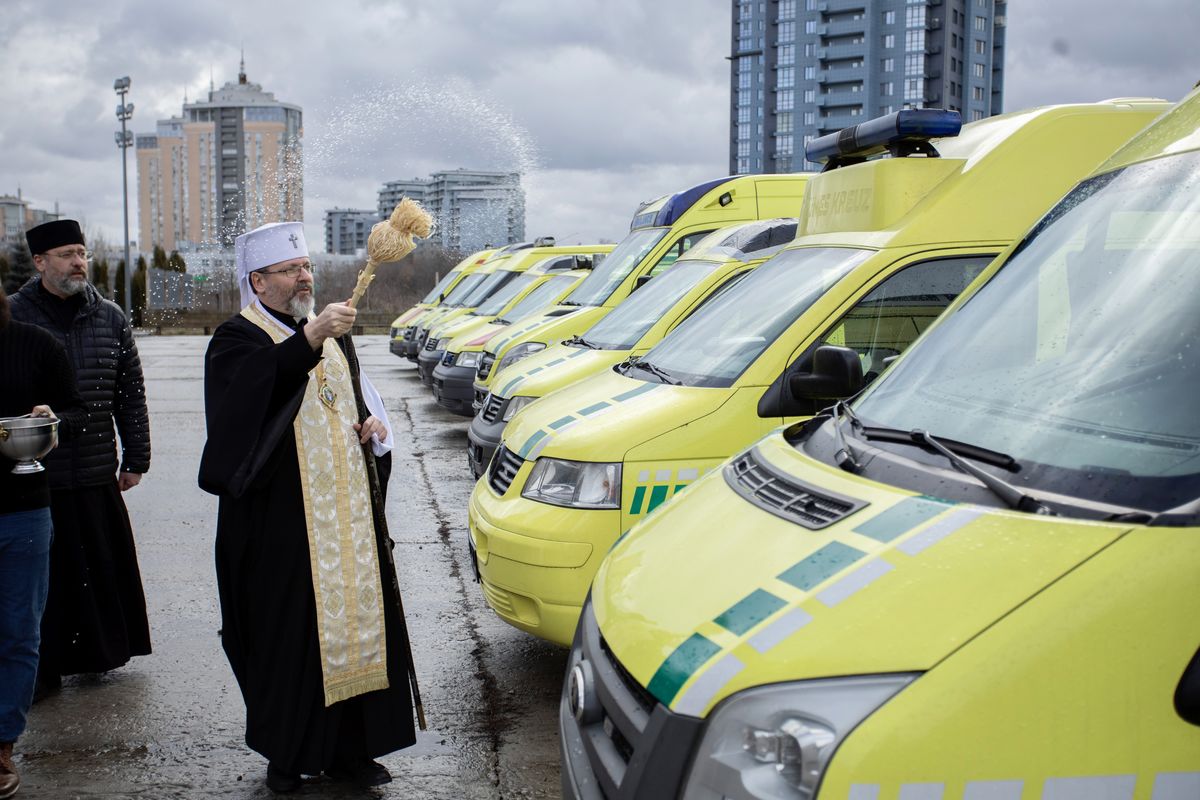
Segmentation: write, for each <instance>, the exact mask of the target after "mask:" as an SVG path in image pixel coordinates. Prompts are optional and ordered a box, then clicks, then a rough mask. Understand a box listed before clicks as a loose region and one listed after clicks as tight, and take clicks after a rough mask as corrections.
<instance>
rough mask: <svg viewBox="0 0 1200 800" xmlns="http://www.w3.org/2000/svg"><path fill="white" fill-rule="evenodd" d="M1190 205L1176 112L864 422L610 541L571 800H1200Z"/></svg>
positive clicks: (1012, 259)
mask: <svg viewBox="0 0 1200 800" xmlns="http://www.w3.org/2000/svg"><path fill="white" fill-rule="evenodd" d="M1198 188H1200V94H1197V93H1193V94H1192V95H1191V96H1189V97H1188V98H1187V99H1185V101H1184V102H1183V103H1181V104H1180V105H1179V106H1178V107H1177V108H1176V109H1175V110H1173V111H1172V112H1171V113H1170V114H1169V115H1167V116H1166V117H1164V118H1163V119H1162V120H1160V121H1158V122H1157V123H1155V124H1154V125H1153V126H1152V127H1150V128H1149V129H1148V130H1146V132H1145V133H1143V134H1142V135H1140V136H1138V137H1137V138H1136V139H1134V140H1133V141H1131V142H1130V143H1129V144H1128V145H1127V146H1126V147H1124V148H1123V149H1121V150H1120V151H1118V152H1117V153H1116V154H1115V155H1114V156H1113V157H1112V158H1110V159H1109V160H1108V161H1107V162H1106V163H1105V164H1103V165H1102V166H1101V167H1100V168H1099V170H1098V171H1096V172H1095V174H1094V175H1092V176H1091V177H1089V178H1088V179H1086V180H1084V181H1082V182H1081V183H1080V184H1079V185H1078V186H1077V187H1076V188H1075V189H1074V190H1073V191H1071V192H1070V194H1068V195H1067V196H1066V197H1065V198H1064V199H1063V200H1062V202H1060V203H1058V204H1057V205H1056V206H1055V207H1054V208H1053V209H1052V210H1051V211H1050V212H1049V213H1048V214H1047V215H1046V216H1045V217H1044V218H1043V219H1042V220H1041V221H1040V222H1039V223H1038V225H1037V226H1036V227H1035V228H1034V229H1033V230H1032V232H1030V233H1029V235H1028V236H1027V237H1026V238H1025V239H1024V240H1023V241H1021V243H1020V244H1019V245H1018V246H1016V247H1015V248H1014V249H1013V250H1012V251H1011V252H1010V253H1008V254H1006V257H1005V258H1004V259H1003V266H1001V267H999V269H996V268H995V267H993V268H992V269H989V275H988V276H987V277H988V279H987V281H986V283H982V285H981V284H980V283H978V282H977V283H976V284H975V285H974V286H973V287H972V290H973V291H972V292H968V293H967V294H965V295H964V297H963V298H962V299H960V301H959V302H958V303H957V304H956V305H955V307H954V309H952V310H951V311H950V313H948V314H946V315H945V317H943V319H942V320H941V321H940V322H939V323H938V324H937V325H936V327H934V328H933V329H932V330H930V331H929V332H928V334H927V335H926V336H925V337H924V338H923V339H922V340H921V341H920V342H918V343H917V345H916V346H915V347H913V348H912V349H911V350H910V351H909V352H908V353H907V354H905V355H904V356H903V357H902V358H901V359H900V361H899V363H897V364H896V365H895V367H894V368H893V369H892V370H890V371H889V372H888V373H887V374H886V375H884V376H883V377H882V379H881V380H879V381H878V382H876V383H875V384H873V385H872V386H870V387H868V388H867V390H866V393H865V394H864V395H862V396H860V397H859V398H858V399H857V400H856V401H854V402H852V403H849V404H846V403H842V404H839V405H838V406H836V407H835V409H834V410H833V411H831V412H829V413H827V414H825V415H823V416H821V417H818V418H816V419H814V420H812V421H810V422H808V423H803V424H799V425H795V426H792V427H790V428H788V429H785V430H782V431H777V432H774V433H772V434H770V435H768V436H766V437H765V438H763V439H762V440H761V441H759V442H758V443H757V444H755V445H754V446H753V447H751V448H750V449H749V450H746V451H744V452H742V453H741V454H740V455H737V456H736V457H734V458H733V459H731V460H730V461H728V462H727V463H725V464H724V465H723V466H722V468H721V469H719V470H714V471H713V472H712V473H710V474H709V475H707V476H705V477H704V478H703V479H702V480H701V481H699V482H697V483H696V484H694V485H693V486H692V487H691V488H690V489H689V490H688V491H687V492H686V493H685V494H684V495H682V496H680V497H678V498H676V499H675V500H673V501H672V502H670V503H669V504H668V505H667V506H665V507H664V508H663V509H662V510H661V511H660V512H659V513H657V514H655V515H654V516H653V517H651V518H649V519H648V520H646V522H645V523H643V524H642V525H640V526H638V527H637V528H635V529H634V530H633V531H631V532H630V534H629V535H628V536H627V537H625V538H624V539H623V540H622V541H621V542H619V543H618V544H617V546H616V547H615V548H614V549H613V550H612V552H611V553H610V554H609V556H608V558H607V560H606V561H605V562H604V564H603V565H602V566H601V568H600V571H599V573H598V574H597V576H596V581H595V584H594V585H593V586H592V590H591V602H590V604H589V605H588V607H587V608H586V609H585V612H584V614H583V617H582V619H581V622H580V626H579V631H578V633H577V635H576V639H575V646H574V648H573V650H572V652H571V656H570V659H569V665H568V675H569V677H568V680H567V682H566V687H565V690H564V695H563V700H562V705H561V711H560V732H561V734H562V736H561V742H562V758H563V772H562V782H563V796H564V797H567V798H585V797H586V798H598V797H664V798H668V797H686V798H697V799H698V800H709V798H712V799H713V800H716V799H717V798H737V799H738V800H742V799H744V798H768V797H769V798H816V799H817V800H867V799H868V798H869V799H870V800H915V799H916V798H940V800H1035V799H1037V800H1076V799H1078V800H1117V799H1119V800H1195V798H1197V797H1200V582H1198V580H1197V576H1198V575H1200V499H1198V498H1200V415H1198V414H1197V413H1196V406H1194V405H1192V403H1193V402H1194V398H1195V397H1196V396H1197V395H1198V394H1200V314H1197V313H1196V309H1197V307H1200V190H1198ZM830 362H831V363H840V362H841V358H840V356H837V355H834V356H831V358H830ZM827 377H828V376H827Z"/></svg>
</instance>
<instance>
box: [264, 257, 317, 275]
mask: <svg viewBox="0 0 1200 800" xmlns="http://www.w3.org/2000/svg"><path fill="white" fill-rule="evenodd" d="M302 269H306V270H308V274H309V275H314V274H316V271H317V268H316V267H315V266H314V265H313V263H312V262H311V261H309V262H308V263H307V264H293V265H292V266H290V267H284V268H283V269H260V270H258V274H259V275H282V276H284V277H285V278H287V279H288V280H295V279H296V276H298V275H299V274H300V270H302Z"/></svg>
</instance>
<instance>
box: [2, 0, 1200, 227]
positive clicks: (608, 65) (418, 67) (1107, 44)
mask: <svg viewBox="0 0 1200 800" xmlns="http://www.w3.org/2000/svg"><path fill="white" fill-rule="evenodd" d="M1008 7H1009V11H1008V19H1009V29H1008V57H1007V61H1006V65H1005V66H1006V89H1005V91H1006V95H1005V108H1006V110H1015V109H1018V108H1023V107H1027V106H1031V105H1039V104H1044V103H1052V102H1068V101H1089V100H1099V99H1103V98H1106V97H1116V96H1128V95H1156V96H1160V97H1165V98H1169V99H1172V100H1174V99H1178V98H1179V97H1181V96H1183V94H1185V93H1186V92H1187V91H1188V90H1189V89H1190V88H1191V87H1192V85H1193V84H1194V83H1195V82H1196V81H1197V80H1198V79H1200V48H1197V47H1196V45H1195V41H1196V39H1197V34H1200V14H1197V11H1196V0H1139V2H1137V3H1136V4H1132V5H1125V6H1122V7H1120V8H1121V10H1119V11H1118V10H1116V9H1115V8H1113V7H1111V6H1109V5H1108V4H1102V3H1097V2H1095V0H1010V2H1009V4H1008ZM282 8H284V6H282V5H280V4H275V3H270V4H268V3H260V2H255V0H238V1H237V2H233V1H231V0H209V2H205V3H187V4H183V3H180V4H175V3H164V2H161V0H108V2H106V3H104V4H98V3H94V2H85V1H84V0H57V2H53V3H48V2H45V0H3V3H2V10H3V19H4V25H3V27H0V48H2V52H3V53H4V58H3V59H0V61H2V64H0V70H3V79H2V80H0V107H2V108H3V109H4V112H3V114H0V194H4V193H14V192H15V191H16V189H17V186H18V185H20V187H21V189H22V191H23V193H24V195H25V197H27V198H28V199H29V200H31V201H32V202H33V203H34V204H35V205H38V206H43V207H51V206H53V204H54V203H55V201H57V202H58V203H59V204H60V207H61V209H62V211H63V212H64V213H66V214H68V215H72V216H76V217H79V218H81V219H84V220H85V221H86V223H87V224H88V226H89V228H90V229H93V230H100V231H102V232H103V233H104V234H105V235H106V236H107V237H108V238H109V239H110V240H111V241H116V240H118V239H119V238H120V236H121V171H120V157H119V151H118V149H117V148H116V146H115V144H114V142H113V131H114V130H115V129H116V127H117V122H116V120H115V119H114V109H115V107H116V102H117V101H116V97H115V95H113V93H112V89H111V87H112V81H113V79H114V78H116V77H118V76H120V75H129V76H131V78H132V83H133V85H132V91H131V94H130V100H131V101H132V102H134V103H135V104H136V109H137V110H136V113H135V115H134V120H133V129H134V130H135V131H137V132H148V131H152V130H153V127H154V126H153V123H154V121H155V120H156V119H159V118H164V117H167V116H170V115H172V114H176V113H178V112H179V109H180V105H181V103H182V101H183V97H184V94H185V92H186V94H187V96H188V97H189V98H192V99H195V98H197V97H199V96H201V94H202V93H203V92H205V91H207V89H208V86H209V80H210V74H211V76H212V77H213V78H214V79H215V81H216V83H217V85H218V86H219V85H221V84H222V83H224V82H226V81H229V80H236V75H237V65H238V58H239V52H240V49H241V48H242V47H244V48H245V53H246V71H247V73H248V75H249V78H250V80H251V81H253V82H256V83H260V84H262V86H263V88H264V89H266V90H268V91H272V92H274V93H275V96H276V98H278V99H280V100H283V101H285V102H290V103H295V104H298V105H300V106H302V107H303V109H304V114H305V116H304V122H305V131H304V134H305V138H304V148H305V221H306V224H307V231H308V237H309V241H310V242H311V243H313V244H315V245H318V246H319V244H318V243H320V242H323V239H324V237H323V232H322V219H323V211H324V209H326V208H330V207H333V206H342V207H347V206H348V207H363V208H370V207H374V206H375V200H376V198H375V192H376V190H377V189H378V188H379V186H380V184H381V183H382V182H384V181H385V180H391V179H396V178H408V177H413V176H427V175H428V174H429V173H430V172H432V171H434V170H438V169H449V168H455V167H459V166H462V167H468V168H479V169H520V170H522V171H523V172H524V173H525V187H526V191H527V206H526V218H527V234H528V235H529V236H530V237H533V236H538V235H542V234H553V235H556V236H558V237H559V238H560V241H567V240H570V241H576V240H580V239H583V240H595V239H599V238H607V239H611V240H617V239H619V238H620V237H621V236H622V235H623V234H624V232H625V231H626V229H627V226H628V221H629V218H630V216H631V215H632V213H633V211H634V209H635V208H636V206H637V204H638V203H639V202H640V201H643V200H646V199H650V198H652V197H655V196H658V195H661V194H665V193H667V192H670V191H675V190H678V189H681V188H684V187H685V186H687V185H689V184H692V183H695V182H698V181H701V180H706V179H708V178H711V177H717V176H720V175H723V174H725V173H726V172H727V171H728V163H727V144H726V142H727V139H726V137H727V131H728V117H727V111H726V108H727V104H728V91H729V90H728V85H729V63H728V61H726V60H725V58H724V57H725V56H726V55H727V53H728V50H729V26H730V16H731V15H730V3H729V2H728V0H575V2H562V0H504V2H495V0H442V2H439V3H429V2H418V0H341V2H328V1H327V2H314V1H313V0H293V2H291V3H289V4H288V5H287V6H286V8H287V11H286V13H283V12H281V11H280V9H282ZM1110 8H1112V10H1110ZM135 181H136V170H135V169H134V168H133V158H132V152H131V153H130V183H131V196H132V195H133V186H134V182H135ZM133 202H134V201H133V200H132V199H131V204H132V203H133ZM130 215H131V216H130V219H131V221H130V225H131V235H132V236H134V237H136V235H137V228H136V207H135V206H134V205H131V209H130Z"/></svg>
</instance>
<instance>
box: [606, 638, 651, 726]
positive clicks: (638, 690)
mask: <svg viewBox="0 0 1200 800" xmlns="http://www.w3.org/2000/svg"><path fill="white" fill-rule="evenodd" d="M600 650H601V651H602V652H603V653H604V655H605V656H606V657H607V658H608V663H609V665H610V666H611V667H612V668H613V673H614V674H615V675H616V676H617V677H618V678H620V679H621V685H622V686H624V687H625V691H626V692H628V693H629V696H630V697H631V698H632V699H633V700H634V701H635V702H636V703H637V704H638V705H639V706H641V708H642V710H643V711H645V712H646V713H647V714H649V713H650V712H651V711H653V710H654V707H655V706H656V705H658V701H657V700H655V699H654V695H652V694H650V692H648V691H646V689H645V687H643V686H642V685H641V684H640V683H638V682H637V680H636V679H635V678H634V677H633V676H632V675H630V674H629V671H628V670H626V669H625V667H623V666H622V665H621V662H620V661H618V660H617V657H616V656H614V655H613V652H612V650H610V649H609V647H608V642H606V641H605V640H604V637H603V636H601V637H600Z"/></svg>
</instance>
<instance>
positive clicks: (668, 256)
mask: <svg viewBox="0 0 1200 800" xmlns="http://www.w3.org/2000/svg"><path fill="white" fill-rule="evenodd" d="M710 233H712V231H696V232H695V233H689V234H688V235H687V236H681V237H679V241H677V242H675V244H673V245H671V248H670V249H669V250H667V252H665V253H663V254H662V258H660V259H659V260H658V263H657V264H655V265H654V269H652V270H650V276H651V277H653V276H655V275H657V274H659V273H660V272H662V271H663V270H665V269H666V268H667V267H669V266H671V265H672V264H674V263H675V262H676V261H678V260H679V257H680V256H681V255H683V254H684V253H686V252H687V251H688V250H690V249H691V247H692V245H694V244H695V243H696V242H698V241H700V240H701V239H703V238H704V237H705V236H708V235H709V234H710Z"/></svg>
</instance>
